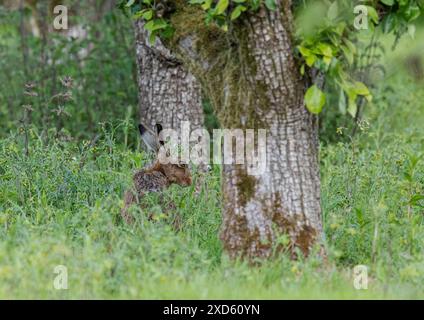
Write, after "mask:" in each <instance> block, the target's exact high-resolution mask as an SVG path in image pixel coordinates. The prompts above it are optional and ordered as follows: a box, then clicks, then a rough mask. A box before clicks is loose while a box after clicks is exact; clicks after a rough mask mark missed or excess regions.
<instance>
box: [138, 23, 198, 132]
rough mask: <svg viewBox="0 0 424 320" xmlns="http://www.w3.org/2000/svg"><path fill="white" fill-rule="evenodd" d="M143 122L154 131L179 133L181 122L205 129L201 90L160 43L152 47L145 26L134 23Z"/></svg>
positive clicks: (190, 75) (194, 127)
mask: <svg viewBox="0 0 424 320" xmlns="http://www.w3.org/2000/svg"><path fill="white" fill-rule="evenodd" d="M135 34H136V52H137V66H138V88H139V91H138V92H139V106H140V118H141V120H142V121H143V122H144V123H146V124H147V125H150V126H151V127H153V126H154V125H155V124H157V123H160V124H161V125H162V126H163V128H167V129H175V130H179V129H180V125H181V121H190V125H191V129H197V128H200V127H201V126H202V125H203V109H202V95H201V86H200V84H199V82H198V81H197V80H196V78H195V77H194V76H193V75H192V74H191V73H190V72H189V71H188V70H187V69H186V68H185V67H184V66H183V65H182V63H181V62H180V61H179V60H178V59H177V58H176V57H175V56H174V55H173V54H172V53H171V52H170V51H169V50H168V49H167V48H165V47H164V46H163V45H162V43H161V41H160V40H159V39H156V42H155V43H154V44H153V45H152V44H151V43H150V42H149V37H148V32H147V31H146V30H145V29H144V28H143V22H142V21H141V20H138V21H136V22H135Z"/></svg>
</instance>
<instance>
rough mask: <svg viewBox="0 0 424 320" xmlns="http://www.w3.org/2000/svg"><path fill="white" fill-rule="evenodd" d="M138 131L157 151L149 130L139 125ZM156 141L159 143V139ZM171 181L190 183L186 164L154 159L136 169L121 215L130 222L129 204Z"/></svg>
mask: <svg viewBox="0 0 424 320" xmlns="http://www.w3.org/2000/svg"><path fill="white" fill-rule="evenodd" d="M160 130H161V128H160V129H158V131H160ZM140 133H141V136H142V138H143V141H145V142H146V144H147V145H148V146H149V147H151V148H152V149H153V148H154V150H155V151H157V150H158V145H159V144H156V142H155V141H156V140H157V138H156V137H155V136H152V134H151V131H149V130H147V129H146V128H145V127H144V126H141V125H140ZM157 141H158V140H157ZM158 142H159V143H160V141H158ZM173 183H176V184H179V185H180V186H189V185H191V174H190V171H189V169H188V168H187V166H186V165H184V164H172V163H168V164H162V163H160V162H159V160H156V162H155V163H154V164H153V165H152V166H150V167H149V168H146V169H142V170H139V171H137V172H136V173H135V174H134V176H133V188H132V189H131V190H128V191H126V192H125V196H124V208H123V209H122V212H121V214H122V217H123V218H124V219H125V221H126V222H127V223H132V222H133V217H132V216H131V215H130V213H129V212H128V209H129V207H130V206H131V205H133V204H139V203H140V200H141V199H142V198H143V196H144V195H145V194H146V193H150V192H161V191H162V190H164V189H166V188H168V187H169V186H170V185H171V184H173Z"/></svg>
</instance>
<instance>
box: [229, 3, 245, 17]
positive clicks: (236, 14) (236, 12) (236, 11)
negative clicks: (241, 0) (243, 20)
mask: <svg viewBox="0 0 424 320" xmlns="http://www.w3.org/2000/svg"><path fill="white" fill-rule="evenodd" d="M246 9H247V8H246V7H245V6H243V5H241V4H239V5H238V6H237V7H235V8H234V10H233V12H232V13H231V20H235V19H237V18H238V17H239V16H240V15H241V13H242V12H243V11H246Z"/></svg>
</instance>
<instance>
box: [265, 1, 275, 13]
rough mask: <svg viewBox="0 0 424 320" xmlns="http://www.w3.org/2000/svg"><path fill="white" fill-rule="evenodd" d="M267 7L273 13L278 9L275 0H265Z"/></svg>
mask: <svg viewBox="0 0 424 320" xmlns="http://www.w3.org/2000/svg"><path fill="white" fill-rule="evenodd" d="M265 5H266V7H267V8H268V9H269V10H271V11H275V10H276V9H277V5H276V3H275V0H265Z"/></svg>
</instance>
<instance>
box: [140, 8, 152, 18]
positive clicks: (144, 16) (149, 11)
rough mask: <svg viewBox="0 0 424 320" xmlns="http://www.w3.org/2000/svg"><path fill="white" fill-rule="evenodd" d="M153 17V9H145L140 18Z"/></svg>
mask: <svg viewBox="0 0 424 320" xmlns="http://www.w3.org/2000/svg"><path fill="white" fill-rule="evenodd" d="M152 17H153V10H146V11H145V12H144V13H143V15H142V18H143V19H145V20H150V19H152Z"/></svg>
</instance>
